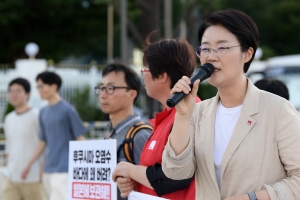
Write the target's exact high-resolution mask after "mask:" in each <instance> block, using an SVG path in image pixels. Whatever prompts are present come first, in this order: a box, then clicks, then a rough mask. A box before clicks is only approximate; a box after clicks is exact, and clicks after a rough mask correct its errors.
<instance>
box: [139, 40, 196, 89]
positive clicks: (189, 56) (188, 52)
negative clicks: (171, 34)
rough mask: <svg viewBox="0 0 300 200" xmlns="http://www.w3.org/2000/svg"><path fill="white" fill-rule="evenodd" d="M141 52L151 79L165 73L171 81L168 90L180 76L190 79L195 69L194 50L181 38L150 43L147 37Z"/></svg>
mask: <svg viewBox="0 0 300 200" xmlns="http://www.w3.org/2000/svg"><path fill="white" fill-rule="evenodd" d="M143 52H144V56H143V64H144V65H148V67H149V70H150V73H151V75H152V77H153V79H155V78H158V77H159V75H161V74H163V73H164V72H166V73H167V74H168V76H169V77H170V79H171V85H170V88H173V86H174V85H175V84H176V83H177V81H178V80H179V79H181V78H182V76H188V77H191V75H192V74H193V72H194V70H195V67H196V56H195V52H194V49H193V47H192V46H191V45H190V44H189V43H188V42H187V41H186V40H185V39H182V38H176V39H160V40H158V41H157V42H154V43H150V35H148V37H147V39H146V41H145V46H144V49H143Z"/></svg>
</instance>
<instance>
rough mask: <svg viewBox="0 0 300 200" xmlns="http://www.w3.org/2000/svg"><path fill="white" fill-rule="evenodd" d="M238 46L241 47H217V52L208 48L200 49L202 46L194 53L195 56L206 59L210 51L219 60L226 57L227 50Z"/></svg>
mask: <svg viewBox="0 0 300 200" xmlns="http://www.w3.org/2000/svg"><path fill="white" fill-rule="evenodd" d="M238 46H241V45H236V46H232V47H225V46H223V45H222V46H219V47H218V49H217V50H215V49H213V48H208V47H202V46H198V47H197V48H196V49H195V52H196V55H197V56H198V57H199V58H200V57H202V58H205V57H207V56H208V55H209V54H210V53H211V52H212V51H214V52H215V53H216V54H217V56H218V57H219V58H221V57H223V56H225V55H226V53H227V50H228V49H231V48H233V47H238Z"/></svg>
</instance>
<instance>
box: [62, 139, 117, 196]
mask: <svg viewBox="0 0 300 200" xmlns="http://www.w3.org/2000/svg"><path fill="white" fill-rule="evenodd" d="M116 144H117V142H116V140H113V139H111V140H88V141H71V142H70V147H69V187H68V188H69V192H68V199H69V200H115V199H117V186H116V183H114V182H113V180H112V177H111V175H112V173H113V170H114V169H115V167H116V164H117V152H116V149H117V147H116Z"/></svg>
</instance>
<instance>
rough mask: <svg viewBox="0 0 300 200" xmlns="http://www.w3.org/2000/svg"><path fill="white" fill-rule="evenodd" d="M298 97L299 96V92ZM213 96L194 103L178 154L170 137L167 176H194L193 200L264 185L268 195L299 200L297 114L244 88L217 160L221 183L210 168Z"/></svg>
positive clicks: (281, 101)
mask: <svg viewBox="0 0 300 200" xmlns="http://www.w3.org/2000/svg"><path fill="white" fill-rule="evenodd" d="M299 98H300V97H299ZM218 102H219V95H218V94H217V95H216V97H214V98H212V99H209V100H205V101H203V102H201V103H198V104H197V105H196V106H195V110H194V113H193V117H192V120H191V126H190V141H189V144H188V147H187V148H186V149H185V150H184V151H183V152H182V153H181V154H180V155H178V156H176V155H175V153H174V152H173V150H172V148H171V146H170V142H168V143H167V145H166V147H165V150H164V152H163V163H162V167H163V171H164V173H165V174H166V175H167V176H168V177H169V178H171V179H185V178H188V177H191V176H192V175H193V174H194V173H195V175H196V197H197V200H219V199H224V198H226V197H230V196H234V195H238V194H246V193H247V192H251V191H254V192H255V191H258V190H262V189H264V188H266V189H267V191H268V193H269V195H270V197H271V199H272V200H277V199H278V200H280V199H284V200H294V199H297V200H299V199H300V119H299V116H298V113H297V111H296V110H295V108H294V106H293V105H292V104H291V103H290V102H288V101H287V100H285V99H283V98H281V97H278V96H276V95H273V94H271V93H268V92H265V91H262V90H259V89H257V88H256V87H255V86H254V85H253V84H252V83H251V81H250V80H249V79H248V89H247V94H246V96H245V100H244V103H243V105H242V110H241V113H240V116H239V119H238V121H237V123H236V125H235V129H234V131H233V133H232V137H231V139H230V141H229V144H228V146H227V149H226V151H225V153H224V156H223V159H222V174H221V188H220V189H219V187H218V184H217V179H216V174H215V168H214V157H213V156H214V152H213V151H214V125H215V116H216V109H217V104H218Z"/></svg>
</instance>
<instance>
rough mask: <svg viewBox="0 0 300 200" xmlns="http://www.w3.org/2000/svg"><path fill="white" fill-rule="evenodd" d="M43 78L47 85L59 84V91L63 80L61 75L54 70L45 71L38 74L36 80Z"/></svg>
mask: <svg viewBox="0 0 300 200" xmlns="http://www.w3.org/2000/svg"><path fill="white" fill-rule="evenodd" d="M39 79H40V80H41V81H42V82H43V83H45V84H47V85H53V84H55V85H57V91H58V90H59V89H60V87H61V84H62V80H61V78H60V76H59V75H58V74H56V73H54V72H49V71H45V72H42V73H40V74H38V75H37V77H36V81H38V80H39Z"/></svg>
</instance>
